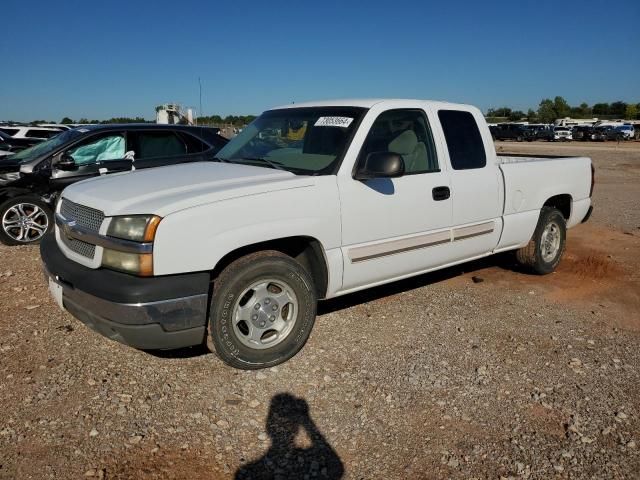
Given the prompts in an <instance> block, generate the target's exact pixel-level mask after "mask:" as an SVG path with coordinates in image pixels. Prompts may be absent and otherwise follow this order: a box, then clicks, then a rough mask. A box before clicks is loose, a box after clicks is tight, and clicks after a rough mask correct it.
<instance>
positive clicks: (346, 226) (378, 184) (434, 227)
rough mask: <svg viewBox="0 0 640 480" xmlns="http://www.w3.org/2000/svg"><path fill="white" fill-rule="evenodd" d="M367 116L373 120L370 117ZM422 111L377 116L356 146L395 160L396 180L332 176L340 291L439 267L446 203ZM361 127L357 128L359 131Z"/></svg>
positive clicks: (440, 165)
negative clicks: (337, 205) (338, 221)
mask: <svg viewBox="0 0 640 480" xmlns="http://www.w3.org/2000/svg"><path fill="white" fill-rule="evenodd" d="M369 115H375V113H374V112H370V113H369ZM433 121H434V119H433V118H429V115H428V114H427V112H426V111H425V110H422V109H409V108H406V109H405V108H399V109H392V110H386V111H383V112H381V113H378V114H377V116H376V117H375V120H374V121H373V123H372V124H371V126H370V127H369V129H368V133H367V135H366V138H365V139H364V142H363V143H362V145H361V147H360V151H359V154H358V159H357V160H356V168H357V164H358V163H359V162H362V161H363V160H364V159H365V158H366V156H367V155H368V154H369V153H372V152H385V151H390V152H394V153H398V154H400V155H401V156H402V157H403V160H404V163H405V168H406V173H405V175H404V176H402V177H399V178H378V179H372V180H366V181H361V180H356V179H354V178H353V172H344V173H346V174H343V172H341V173H340V175H338V186H339V189H340V199H341V200H340V202H341V208H342V211H341V218H342V243H343V258H344V263H343V264H344V275H343V290H353V289H357V288H361V287H363V286H365V285H372V284H376V283H381V282H384V281H387V280H389V279H392V278H400V277H403V276H408V275H411V274H414V273H417V272H420V271H424V270H428V269H430V268H433V267H436V266H438V265H441V264H444V263H446V262H447V256H446V255H447V252H446V248H447V247H446V244H447V243H449V242H450V230H449V228H450V224H451V199H450V198H449V175H448V172H447V170H446V166H445V162H444V160H443V159H441V158H440V156H439V153H440V152H438V149H437V146H436V143H435V141H434V137H433V134H432V129H431V125H432V123H433ZM365 125H366V122H363V126H362V127H361V128H366V126H365Z"/></svg>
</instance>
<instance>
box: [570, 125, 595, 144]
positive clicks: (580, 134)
mask: <svg viewBox="0 0 640 480" xmlns="http://www.w3.org/2000/svg"><path fill="white" fill-rule="evenodd" d="M592 131H593V127H592V126H590V125H577V126H575V127H573V129H572V132H571V135H572V138H573V140H582V141H587V140H591V133H592Z"/></svg>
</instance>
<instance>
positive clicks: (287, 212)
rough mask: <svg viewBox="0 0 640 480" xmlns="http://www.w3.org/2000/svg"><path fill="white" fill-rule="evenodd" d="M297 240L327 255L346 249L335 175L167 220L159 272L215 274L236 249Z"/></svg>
mask: <svg viewBox="0 0 640 480" xmlns="http://www.w3.org/2000/svg"><path fill="white" fill-rule="evenodd" d="M319 180H320V179H319ZM293 236H308V237H312V238H315V239H317V240H318V241H319V242H320V243H321V244H322V246H323V248H324V249H325V251H326V250H328V249H331V248H337V247H339V246H340V240H341V238H340V206H339V196H338V191H337V185H336V182H335V177H323V180H321V181H318V182H317V183H316V185H314V186H313V187H305V188H293V189H289V190H282V191H277V192H269V193H265V194H259V195H250V196H246V197H240V198H234V199H230V200H226V201H221V202H217V203H214V204H209V205H202V206H199V207H194V208H189V209H185V210H181V211H179V212H176V213H172V214H170V215H168V216H166V217H165V218H163V219H162V221H161V222H160V226H159V227H158V231H157V233H156V239H155V243H154V250H153V252H154V258H153V265H154V273H155V275H170V274H177V273H186V272H196V271H204V270H213V269H214V268H215V266H216V265H217V263H218V262H219V261H220V259H221V258H223V257H224V256H225V255H227V254H228V253H231V252H233V251H234V250H237V249H239V248H242V247H245V246H248V245H253V244H256V243H261V242H265V241H269V240H276V239H280V238H286V237H293Z"/></svg>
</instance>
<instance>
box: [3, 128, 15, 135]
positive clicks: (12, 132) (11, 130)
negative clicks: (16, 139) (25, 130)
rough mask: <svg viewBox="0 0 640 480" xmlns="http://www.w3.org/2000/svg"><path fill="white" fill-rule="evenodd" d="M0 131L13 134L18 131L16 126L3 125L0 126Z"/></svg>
mask: <svg viewBox="0 0 640 480" xmlns="http://www.w3.org/2000/svg"><path fill="white" fill-rule="evenodd" d="M0 132H4V133H6V134H7V135H11V136H14V135H15V134H16V133H17V132H18V129H17V128H5V127H2V128H0Z"/></svg>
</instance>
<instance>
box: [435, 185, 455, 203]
mask: <svg viewBox="0 0 640 480" xmlns="http://www.w3.org/2000/svg"><path fill="white" fill-rule="evenodd" d="M431 194H432V196H433V199H434V200H435V201H436V202H439V201H441V200H446V199H447V198H449V197H450V196H451V190H449V187H434V189H433V190H431Z"/></svg>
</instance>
